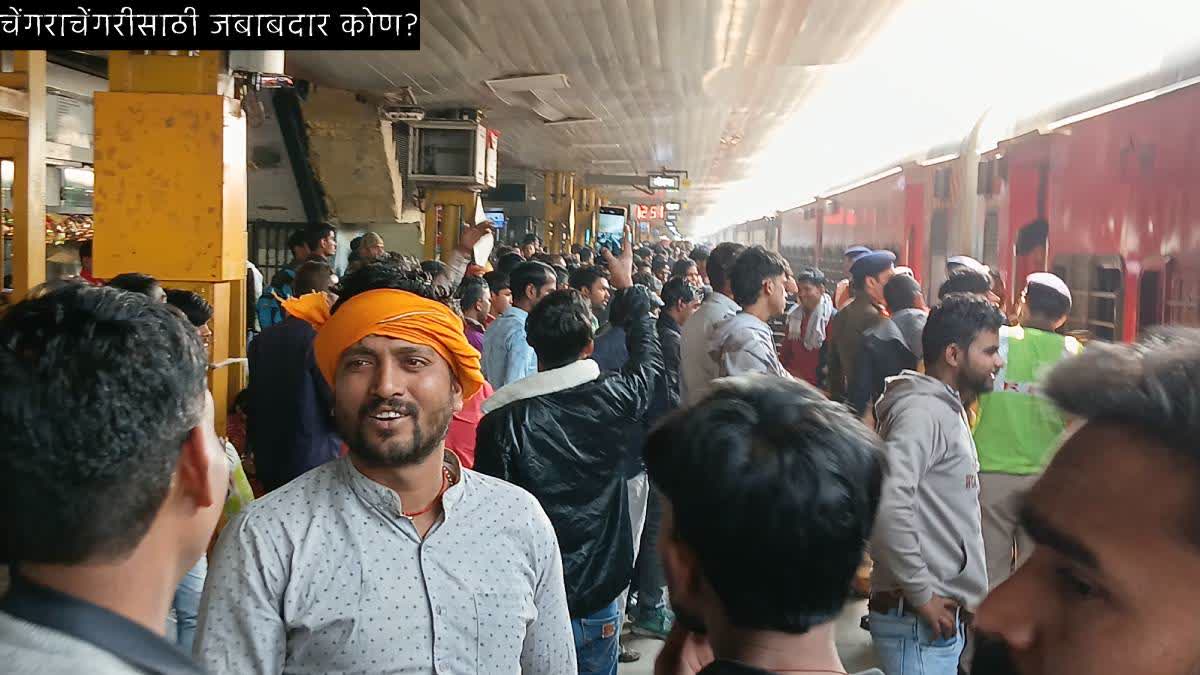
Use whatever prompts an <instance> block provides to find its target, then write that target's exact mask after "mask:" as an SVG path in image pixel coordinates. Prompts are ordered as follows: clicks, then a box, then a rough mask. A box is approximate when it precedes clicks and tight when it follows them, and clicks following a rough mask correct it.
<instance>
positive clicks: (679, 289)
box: [659, 277, 698, 309]
mask: <svg viewBox="0 0 1200 675" xmlns="http://www.w3.org/2000/svg"><path fill="white" fill-rule="evenodd" d="M697 293H698V289H697V288H696V287H695V286H693V285H691V284H690V283H688V280H687V279H685V278H683V277H675V278H674V279H671V280H670V281H668V282H667V283H665V284H663V287H662V292H661V293H660V294H659V295H660V296H661V297H662V301H663V306H664V307H665V308H666V309H674V308H675V306H676V305H678V304H679V303H681V302H682V303H683V304H685V305H690V304H692V303H693V302H695V301H696V297H697Z"/></svg>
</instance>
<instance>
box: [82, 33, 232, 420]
mask: <svg viewBox="0 0 1200 675" xmlns="http://www.w3.org/2000/svg"><path fill="white" fill-rule="evenodd" d="M223 77H225V72H224V66H223V59H222V57H221V55H220V53H218V52H199V53H198V54H194V55H187V54H178V55H168V54H141V53H134V52H119V51H118V52H112V54H111V55H110V57H109V88H110V90H109V91H108V92H97V93H96V97H95V101H96V132H95V133H96V137H95V169H96V187H95V190H96V191H95V219H94V227H95V242H94V244H93V246H94V254H95V262H94V268H95V274H96V276H98V277H101V278H110V277H113V276H116V275H117V274H121V273H123V272H142V273H145V274H150V275H153V276H154V277H157V278H158V279H159V280H160V281H161V282H162V284H163V286H164V287H167V288H182V289H188V290H193V291H196V292H197V293H199V294H200V295H202V296H204V298H205V299H206V300H208V301H209V302H210V303H212V305H213V326H212V328H213V346H212V354H211V355H210V362H211V363H214V364H223V363H228V361H229V359H236V358H243V357H245V354H246V346H245V345H246V294H245V286H244V284H245V278H246V120H245V117H244V116H243V114H242V110H241V106H240V103H239V102H238V101H237V100H234V99H231V98H226V97H225V96H222V95H220V94H219V93H218V91H219V85H220V83H221V79H222V78H223ZM209 386H210V388H211V389H212V393H213V399H214V402H215V404H216V412H217V428H218V430H219V431H221V432H222V433H223V432H224V428H225V418H226V412H227V409H228V405H229V402H231V401H232V399H233V397H234V396H236V394H237V392H238V391H240V390H241V389H242V388H243V387H244V386H245V370H244V367H243V366H242V365H241V364H233V365H224V366H222V367H218V368H216V369H214V370H211V371H210V375H209Z"/></svg>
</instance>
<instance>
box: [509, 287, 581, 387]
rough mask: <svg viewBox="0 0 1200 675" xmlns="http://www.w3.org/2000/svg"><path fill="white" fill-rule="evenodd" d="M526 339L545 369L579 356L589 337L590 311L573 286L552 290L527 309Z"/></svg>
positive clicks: (566, 363) (564, 363)
mask: <svg viewBox="0 0 1200 675" xmlns="http://www.w3.org/2000/svg"><path fill="white" fill-rule="evenodd" d="M525 333H526V336H525V338H526V341H527V342H529V346H530V347H533V351H534V352H535V353H536V354H537V357H538V363H539V364H540V365H541V367H542V368H543V369H545V370H550V369H552V368H561V367H562V366H565V365H569V364H571V363H574V362H576V361H578V360H579V355H580V354H581V353H583V350H584V348H585V347H587V346H588V343H590V342H591V341H592V311H591V310H590V309H589V308H588V306H587V303H586V302H584V300H583V296H581V295H579V291H576V290H575V289H573V288H568V289H564V290H561V291H554V292H553V293H551V294H550V295H547V296H546V297H545V298H542V300H541V302H539V303H538V304H537V306H536V307H534V308H533V311H531V312H529V318H528V319H526V321H525Z"/></svg>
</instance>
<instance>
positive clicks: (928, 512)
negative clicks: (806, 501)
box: [870, 295, 1004, 675]
mask: <svg viewBox="0 0 1200 675" xmlns="http://www.w3.org/2000/svg"><path fill="white" fill-rule="evenodd" d="M1003 322H1004V317H1003V316H1002V315H1001V314H1000V312H999V311H998V310H997V309H995V308H994V307H993V306H992V305H991V304H989V303H988V302H987V301H986V300H982V299H978V298H974V297H970V296H965V295H952V296H950V297H947V298H946V300H945V301H944V302H943V303H942V304H941V305H940V306H938V307H937V308H935V309H934V310H933V312H931V313H930V315H929V319H928V321H927V323H926V324H925V331H924V334H923V336H922V342H923V346H924V351H925V367H926V374H920V373H916V372H913V371H910V370H906V371H904V372H902V373H901V374H900V375H898V376H896V377H893V378H890V379H889V380H888V382H887V386H886V388H885V390H884V394H883V397H882V398H881V399H880V400H879V403H877V404H876V406H875V416H876V419H877V420H878V431H879V435H880V436H881V437H882V438H883V439H884V441H885V443H886V450H885V457H886V460H887V464H888V472H887V474H886V477H885V479H884V483H883V492H882V495H881V498H880V505H879V516H878V519H877V520H876V522H875V529H874V531H873V533H872V538H871V555H872V556H873V557H874V559H875V570H874V573H873V574H872V577H871V588H872V591H873V592H872V594H871V600H870V630H871V638H872V641H873V642H874V643H875V649H876V651H877V652H878V654H879V657H880V659H881V661H882V662H883V670H884V672H885V673H889V674H891V673H925V674H926V675H956V673H957V672H958V662H959V657H960V655H961V654H962V649H963V646H964V643H965V640H964V632H963V631H964V625H965V622H966V619H967V618H968V617H969V615H970V613H971V612H972V611H974V610H975V608H976V607H978V605H979V603H980V601H982V600H983V596H984V595H985V594H986V593H987V589H988V584H987V569H986V564H985V559H984V550H983V534H982V530H981V526H980V511H979V478H978V473H979V459H978V457H977V455H976V452H975V444H974V441H973V440H972V438H971V429H970V426H969V425H968V423H967V415H966V407H967V406H968V405H969V404H970V403H971V401H973V400H974V399H975V398H976V397H978V396H979V394H981V393H982V392H984V391H989V390H990V389H991V387H992V383H993V382H994V380H995V376H996V373H997V372H998V371H999V370H1000V368H1001V367H1002V366H1003V364H1004V361H1003V359H1002V358H1001V356H1000V354H999V345H1000V337H999V330H1000V326H1001V324H1002V323H1003Z"/></svg>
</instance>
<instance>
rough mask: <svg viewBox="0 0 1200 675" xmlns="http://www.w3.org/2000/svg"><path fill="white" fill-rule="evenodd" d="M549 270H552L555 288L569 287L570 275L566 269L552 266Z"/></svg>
mask: <svg viewBox="0 0 1200 675" xmlns="http://www.w3.org/2000/svg"><path fill="white" fill-rule="evenodd" d="M550 269H552V270H554V285H555V286H557V287H559V288H565V287H567V286H568V285H569V282H570V280H571V273H570V272H568V271H567V268H565V267H559V266H558V265H552V266H551V267H550Z"/></svg>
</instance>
